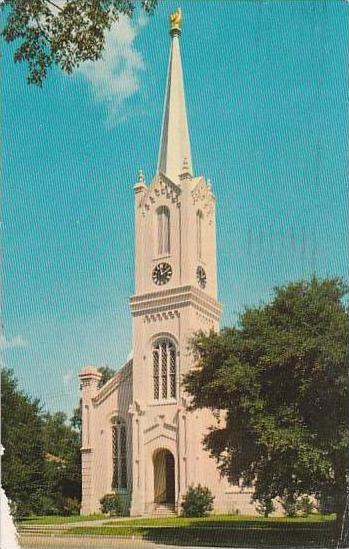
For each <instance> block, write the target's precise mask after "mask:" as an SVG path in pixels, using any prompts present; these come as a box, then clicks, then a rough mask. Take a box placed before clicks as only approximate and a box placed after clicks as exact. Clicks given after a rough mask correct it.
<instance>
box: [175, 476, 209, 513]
mask: <svg viewBox="0 0 349 549" xmlns="http://www.w3.org/2000/svg"><path fill="white" fill-rule="evenodd" d="M213 500H214V496H213V495H212V493H211V491H210V490H209V489H208V488H207V487H206V486H201V484H198V485H197V486H196V487H194V486H190V487H189V488H188V491H187V493H186V494H185V496H184V498H183V502H182V509H183V510H182V515H183V516H185V517H207V516H208V515H209V514H210V512H211V511H212V510H213Z"/></svg>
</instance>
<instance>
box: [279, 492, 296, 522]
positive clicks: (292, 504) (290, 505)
mask: <svg viewBox="0 0 349 549" xmlns="http://www.w3.org/2000/svg"><path fill="white" fill-rule="evenodd" d="M281 505H282V507H283V510H284V513H285V515H287V516H288V517H296V516H297V511H298V502H297V497H296V496H295V495H294V494H287V495H286V496H284V497H283V498H282V499H281Z"/></svg>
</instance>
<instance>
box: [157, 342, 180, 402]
mask: <svg viewBox="0 0 349 549" xmlns="http://www.w3.org/2000/svg"><path fill="white" fill-rule="evenodd" d="M176 391H177V366H176V347H175V345H174V343H172V341H171V340H170V339H165V338H164V339H160V340H158V341H156V343H155V344H154V346H153V396H154V400H167V399H173V398H176V396H177V394H176Z"/></svg>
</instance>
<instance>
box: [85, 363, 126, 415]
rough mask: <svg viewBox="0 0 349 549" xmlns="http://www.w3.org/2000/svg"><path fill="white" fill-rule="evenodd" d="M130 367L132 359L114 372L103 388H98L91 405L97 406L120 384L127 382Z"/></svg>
mask: <svg viewBox="0 0 349 549" xmlns="http://www.w3.org/2000/svg"><path fill="white" fill-rule="evenodd" d="M132 365H133V359H131V360H129V361H128V362H126V364H124V366H122V368H121V369H120V370H119V371H118V372H116V374H115V376H114V377H112V378H111V379H110V380H109V381H107V383H106V384H105V385H103V387H101V388H100V390H99V391H98V393H97V394H96V395H95V396H94V397H93V399H92V404H93V405H94V406H98V405H99V404H101V403H102V402H103V401H104V400H105V399H106V398H108V397H109V396H110V395H111V393H113V392H114V391H115V390H116V389H117V388H118V387H119V385H121V383H123V382H125V381H127V379H129V378H130V377H131V376H132Z"/></svg>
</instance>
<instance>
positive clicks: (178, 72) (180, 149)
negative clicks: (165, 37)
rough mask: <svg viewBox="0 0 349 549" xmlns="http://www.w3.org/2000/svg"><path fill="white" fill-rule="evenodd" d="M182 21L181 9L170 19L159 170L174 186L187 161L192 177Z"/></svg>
mask: <svg viewBox="0 0 349 549" xmlns="http://www.w3.org/2000/svg"><path fill="white" fill-rule="evenodd" d="M181 20H182V14H181V10H180V8H178V9H177V11H176V12H175V13H173V14H172V15H171V16H170V35H171V49H170V59H169V65H168V73H167V86H166V95H165V104H164V113H163V119H162V131H161V140H160V150H159V159H158V167H157V171H158V173H163V174H165V175H166V176H167V177H168V178H169V179H171V180H172V181H174V182H175V183H177V182H179V175H180V174H181V173H182V169H183V162H184V160H185V161H186V163H187V167H188V172H189V173H191V174H192V173H193V168H192V160H191V149H190V140H189V130H188V121H187V110H186V105H185V94H184V83H183V71H182V63H181V54H180V47H179V38H180V35H181Z"/></svg>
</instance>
